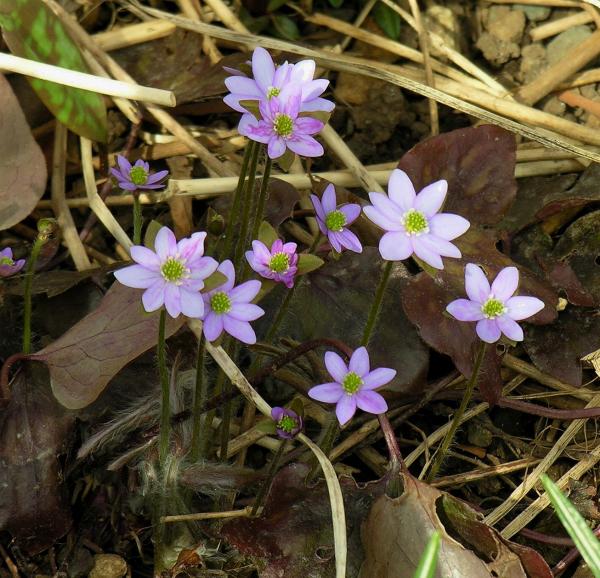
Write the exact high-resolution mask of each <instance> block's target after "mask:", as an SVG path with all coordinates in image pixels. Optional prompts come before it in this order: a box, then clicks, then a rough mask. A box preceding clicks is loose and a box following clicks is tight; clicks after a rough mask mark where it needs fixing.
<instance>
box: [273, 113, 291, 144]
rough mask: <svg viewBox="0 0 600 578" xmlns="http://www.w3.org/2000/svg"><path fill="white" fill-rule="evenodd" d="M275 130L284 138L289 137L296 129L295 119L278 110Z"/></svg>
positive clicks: (274, 122)
mask: <svg viewBox="0 0 600 578" xmlns="http://www.w3.org/2000/svg"><path fill="white" fill-rule="evenodd" d="M273 130H274V131H275V132H276V133H277V134H278V135H279V136H280V137H283V138H288V137H289V136H290V135H291V134H292V132H293V131H294V121H293V120H292V117H291V116H289V115H287V114H283V113H280V112H278V113H277V114H276V115H275V120H274V121H273Z"/></svg>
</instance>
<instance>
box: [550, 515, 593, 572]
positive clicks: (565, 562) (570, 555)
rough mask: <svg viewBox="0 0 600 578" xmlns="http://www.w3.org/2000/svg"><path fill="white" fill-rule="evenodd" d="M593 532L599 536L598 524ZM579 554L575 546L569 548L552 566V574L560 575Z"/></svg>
mask: <svg viewBox="0 0 600 578" xmlns="http://www.w3.org/2000/svg"><path fill="white" fill-rule="evenodd" d="M594 534H595V535H596V536H600V526H598V527H596V529H595V530H594ZM580 556H581V554H580V552H579V550H578V549H577V548H571V550H569V551H568V552H567V553H566V554H565V556H564V558H563V559H562V560H561V561H560V562H559V563H558V564H557V565H556V566H554V568H552V573H553V574H554V576H560V575H561V574H562V573H563V572H564V571H565V570H566V569H567V568H568V567H569V566H570V565H571V564H572V563H573V562H574V561H575V560H577V559H578V558H579V557H580Z"/></svg>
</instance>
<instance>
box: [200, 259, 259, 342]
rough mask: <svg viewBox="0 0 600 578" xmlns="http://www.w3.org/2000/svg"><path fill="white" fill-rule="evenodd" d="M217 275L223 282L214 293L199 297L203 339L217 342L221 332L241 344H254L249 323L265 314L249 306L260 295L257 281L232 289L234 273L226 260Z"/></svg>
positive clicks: (254, 337)
mask: <svg viewBox="0 0 600 578" xmlns="http://www.w3.org/2000/svg"><path fill="white" fill-rule="evenodd" d="M217 271H220V272H221V273H223V275H225V277H227V281H226V282H225V283H223V285H220V286H219V287H217V288H216V289H213V290H212V291H209V292H208V293H205V294H203V298H204V305H205V313H204V319H203V321H204V326H203V329H204V337H206V339H208V341H214V340H215V339H217V338H218V337H219V336H220V335H221V333H223V330H225V331H226V332H227V333H229V335H232V336H233V337H235V338H236V339H239V340H240V341H242V342H243V343H247V344H249V345H252V344H253V343H256V334H255V333H254V329H252V326H251V325H250V323H249V321H254V320H255V319H258V318H259V317H262V316H263V315H264V314H265V312H264V310H263V309H261V308H260V307H259V306H258V305H254V304H253V303H251V301H252V299H254V298H255V297H256V295H257V294H258V292H259V291H260V281H256V280H254V281H246V282H245V283H242V284H241V285H238V286H237V287H234V285H235V269H234V268H233V263H232V262H231V261H229V260H227V261H223V262H222V263H221V264H220V265H219V267H218V269H217Z"/></svg>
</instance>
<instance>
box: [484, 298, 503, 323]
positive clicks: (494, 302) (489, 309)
mask: <svg viewBox="0 0 600 578" xmlns="http://www.w3.org/2000/svg"><path fill="white" fill-rule="evenodd" d="M481 312H482V313H483V314H484V315H485V316H486V317H487V318H488V319H494V318H495V317H500V315H504V314H505V313H506V307H505V306H504V303H502V301H500V300H499V299H494V297H490V298H489V299H488V300H487V301H486V302H485V303H484V304H483V305H482V306H481Z"/></svg>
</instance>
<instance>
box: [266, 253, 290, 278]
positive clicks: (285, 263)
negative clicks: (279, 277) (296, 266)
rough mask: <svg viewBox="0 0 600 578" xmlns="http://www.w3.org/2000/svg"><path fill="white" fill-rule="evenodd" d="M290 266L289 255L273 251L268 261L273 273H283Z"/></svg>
mask: <svg viewBox="0 0 600 578" xmlns="http://www.w3.org/2000/svg"><path fill="white" fill-rule="evenodd" d="M289 268H290V256H289V255H288V254H287V253H275V255H273V256H272V257H271V260H270V261H269V269H271V271H273V273H285V272H286V271H287V270H288V269H289Z"/></svg>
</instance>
